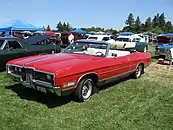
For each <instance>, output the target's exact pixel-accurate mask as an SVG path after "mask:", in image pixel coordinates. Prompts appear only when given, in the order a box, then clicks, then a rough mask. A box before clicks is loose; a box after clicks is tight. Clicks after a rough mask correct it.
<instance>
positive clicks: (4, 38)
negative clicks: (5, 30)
mask: <svg viewBox="0 0 173 130" xmlns="http://www.w3.org/2000/svg"><path fill="white" fill-rule="evenodd" d="M9 39H19V38H17V37H0V40H9Z"/></svg>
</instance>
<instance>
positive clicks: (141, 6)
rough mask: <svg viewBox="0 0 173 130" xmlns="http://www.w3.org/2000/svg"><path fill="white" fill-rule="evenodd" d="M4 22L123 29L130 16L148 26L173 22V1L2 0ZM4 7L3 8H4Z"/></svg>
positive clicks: (1, 22)
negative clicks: (156, 20) (157, 19)
mask: <svg viewBox="0 0 173 130" xmlns="http://www.w3.org/2000/svg"><path fill="white" fill-rule="evenodd" d="M0 3H1V9H0V10H1V20H0V24H4V23H6V22H9V21H11V20H22V21H27V22H30V23H32V24H34V25H36V26H47V25H50V27H51V28H53V29H55V28H56V25H57V23H58V22H59V21H62V22H69V23H70V24H71V25H72V27H74V28H81V27H92V26H94V27H102V28H114V29H118V30H119V29H122V27H123V26H124V25H125V21H126V19H127V17H128V14H129V13H133V15H134V18H136V17H137V16H139V17H140V19H141V21H142V22H145V20H146V18H147V17H149V16H150V17H152V18H153V16H154V15H156V14H157V13H160V14H161V13H163V12H164V13H165V16H166V18H167V19H166V20H170V21H172V22H173V0H0ZM2 5H3V6H2Z"/></svg>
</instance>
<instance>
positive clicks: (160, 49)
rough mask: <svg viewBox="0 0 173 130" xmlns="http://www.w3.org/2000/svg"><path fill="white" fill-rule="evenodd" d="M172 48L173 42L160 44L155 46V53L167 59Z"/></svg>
mask: <svg viewBox="0 0 173 130" xmlns="http://www.w3.org/2000/svg"><path fill="white" fill-rule="evenodd" d="M171 48H173V42H171V43H169V44H158V45H157V46H156V48H155V54H156V55H157V56H159V58H164V59H167V55H168V53H170V49H171Z"/></svg>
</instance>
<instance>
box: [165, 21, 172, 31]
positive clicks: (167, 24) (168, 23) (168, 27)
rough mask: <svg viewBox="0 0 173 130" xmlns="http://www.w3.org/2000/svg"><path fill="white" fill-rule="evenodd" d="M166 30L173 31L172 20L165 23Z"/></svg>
mask: <svg viewBox="0 0 173 130" xmlns="http://www.w3.org/2000/svg"><path fill="white" fill-rule="evenodd" d="M165 32H166V33H170V32H173V25H172V23H171V21H168V22H166V24H165Z"/></svg>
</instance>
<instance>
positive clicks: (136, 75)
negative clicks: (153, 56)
mask: <svg viewBox="0 0 173 130" xmlns="http://www.w3.org/2000/svg"><path fill="white" fill-rule="evenodd" d="M142 73H143V66H142V65H141V64H139V65H138V67H137V68H136V70H135V72H134V73H133V75H132V76H133V78H135V79H138V78H140V77H141V74H142Z"/></svg>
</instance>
